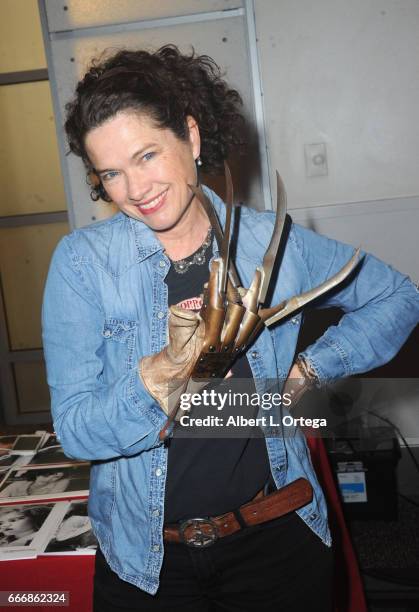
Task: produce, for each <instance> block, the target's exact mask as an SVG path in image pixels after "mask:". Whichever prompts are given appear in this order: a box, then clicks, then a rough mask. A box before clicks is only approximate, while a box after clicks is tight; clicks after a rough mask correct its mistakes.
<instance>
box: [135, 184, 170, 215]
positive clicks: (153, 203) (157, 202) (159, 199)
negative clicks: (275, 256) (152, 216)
mask: <svg viewBox="0 0 419 612" xmlns="http://www.w3.org/2000/svg"><path fill="white" fill-rule="evenodd" d="M167 192H168V189H166V191H163V192H162V193H160V194H159V195H158V196H156V197H155V198H153V199H152V200H149V201H148V202H147V203H146V204H136V205H135V206H136V207H137V208H138V209H139V210H140V211H141V212H152V211H153V210H155V209H156V208H158V207H160V206H161V204H162V203H163V201H164V198H165V196H166V193H167Z"/></svg>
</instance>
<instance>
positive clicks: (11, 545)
mask: <svg viewBox="0 0 419 612" xmlns="http://www.w3.org/2000/svg"><path fill="white" fill-rule="evenodd" d="M61 514H62V509H61V511H60V508H59V505H57V504H54V503H50V504H20V505H16V504H11V505H7V506H0V561H6V560H11V559H18V558H28V557H31V558H33V557H36V556H37V555H38V554H40V552H42V551H43V550H44V548H45V546H46V544H47V542H48V539H49V537H50V533H51V530H53V529H54V526H55V525H56V524H57V522H58V521H59V520H60V519H61Z"/></svg>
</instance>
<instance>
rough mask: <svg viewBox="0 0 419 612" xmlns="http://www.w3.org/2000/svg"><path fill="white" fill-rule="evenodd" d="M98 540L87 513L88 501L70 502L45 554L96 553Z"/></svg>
mask: <svg viewBox="0 0 419 612" xmlns="http://www.w3.org/2000/svg"><path fill="white" fill-rule="evenodd" d="M96 548H97V540H96V538H95V536H94V534H93V531H92V526H91V524H90V519H89V516H88V513H87V501H80V502H70V507H69V509H68V510H67V512H66V514H65V516H64V518H63V519H62V521H61V523H60V525H59V526H58V528H57V530H56V531H55V533H54V536H53V537H52V538H51V540H50V541H49V542H48V544H47V546H46V548H45V551H44V553H43V554H53V555H62V554H78V555H81V554H86V555H94V554H95V552H96Z"/></svg>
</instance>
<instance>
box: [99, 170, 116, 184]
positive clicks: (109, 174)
mask: <svg viewBox="0 0 419 612" xmlns="http://www.w3.org/2000/svg"><path fill="white" fill-rule="evenodd" d="M118 175H119V172H117V171H116V170H111V171H110V172H105V174H101V175H100V178H101V179H102V181H103V182H104V183H106V182H107V181H110V180H112V179H113V178H115V177H116V176H118Z"/></svg>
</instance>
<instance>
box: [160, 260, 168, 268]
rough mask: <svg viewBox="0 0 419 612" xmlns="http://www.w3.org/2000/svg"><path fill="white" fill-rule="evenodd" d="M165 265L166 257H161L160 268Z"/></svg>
mask: <svg viewBox="0 0 419 612" xmlns="http://www.w3.org/2000/svg"><path fill="white" fill-rule="evenodd" d="M165 265H166V262H165V261H164V259H160V261H159V266H160V268H164V267H165Z"/></svg>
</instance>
